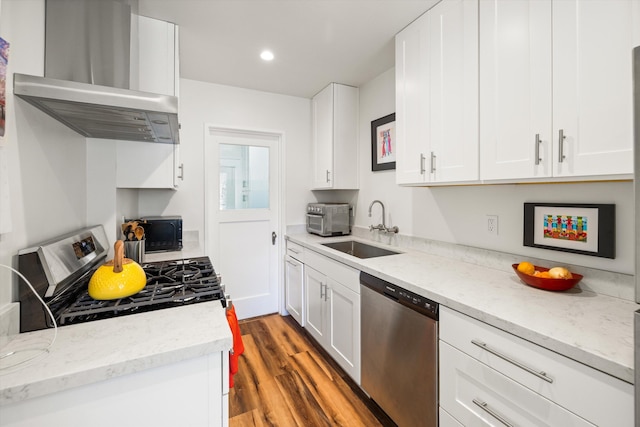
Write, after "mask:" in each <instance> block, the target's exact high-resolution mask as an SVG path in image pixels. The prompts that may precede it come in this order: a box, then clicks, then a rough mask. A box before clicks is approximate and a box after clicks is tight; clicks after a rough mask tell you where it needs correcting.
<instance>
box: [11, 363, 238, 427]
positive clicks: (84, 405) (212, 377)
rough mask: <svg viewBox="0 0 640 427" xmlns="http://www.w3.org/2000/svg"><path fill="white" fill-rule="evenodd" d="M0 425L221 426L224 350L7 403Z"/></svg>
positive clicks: (225, 406) (224, 419)
mask: <svg viewBox="0 0 640 427" xmlns="http://www.w3.org/2000/svg"><path fill="white" fill-rule="evenodd" d="M132 363H135V362H132ZM140 369H142V366H140ZM87 375H91V373H89V372H88V373H87ZM0 425H2V426H3V427H33V426H47V425H50V426H69V427H86V426H88V425H90V426H92V427H111V426H114V425H117V426H154V427H173V426H202V427H227V426H228V425H229V352H228V351H223V352H216V353H210V354H206V355H203V356H199V357H194V358H191V359H187V360H183V361H180V362H176V363H170V364H168V365H163V366H158V367H155V368H151V369H142V370H140V371H138V372H134V373H131V374H128V375H122V376H114V377H112V378H109V379H106V380H103V381H98V382H95V383H92V384H87V385H83V386H79V387H73V388H69V389H67V390H63V391H58V392H55V393H51V394H47V395H44V396H39V397H33V398H29V399H26V400H21V401H19V402H15V403H11V404H7V405H4V406H2V407H0Z"/></svg>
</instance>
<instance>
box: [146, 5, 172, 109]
mask: <svg viewBox="0 0 640 427" xmlns="http://www.w3.org/2000/svg"><path fill="white" fill-rule="evenodd" d="M136 18H137V19H136V22H137V25H138V45H137V49H138V64H137V65H138V90H140V91H143V92H151V93H160V94H163V95H172V96H178V93H179V82H180V73H179V64H180V60H179V49H178V47H179V38H178V26H177V25H175V24H172V23H170V22H166V21H161V20H159V19H153V18H147V17H146V16H136Z"/></svg>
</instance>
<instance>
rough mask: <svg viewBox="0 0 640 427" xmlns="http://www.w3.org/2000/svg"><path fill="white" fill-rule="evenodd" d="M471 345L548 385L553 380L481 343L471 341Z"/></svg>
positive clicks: (543, 373) (545, 374)
mask: <svg viewBox="0 0 640 427" xmlns="http://www.w3.org/2000/svg"><path fill="white" fill-rule="evenodd" d="M471 344H473V345H477V346H478V347H480V348H481V349H483V350H486V351H488V352H489V353H491V354H493V355H495V356H498V357H499V358H501V359H502V360H506V361H507V362H509V363H511V364H513V365H516V366H517V367H518V368H520V369H523V370H525V371H527V372H529V373H530V374H533V375H535V376H536V377H538V378H540V379H542V380H545V381H546V382H548V383H553V379H552V378H549V377H548V376H547V373H546V372H543V371H540V372H538V371H536V370H535V369H533V368H530V367H528V366H526V365H524V364H522V363H520V362H518V361H517V360H514V359H512V358H511V357H509V356H507V355H504V354H502V353H500V352H499V351H498V350H494V349H493V348H491V347H489V346H488V345H487V344H485V343H483V342H482V341H478V340H471Z"/></svg>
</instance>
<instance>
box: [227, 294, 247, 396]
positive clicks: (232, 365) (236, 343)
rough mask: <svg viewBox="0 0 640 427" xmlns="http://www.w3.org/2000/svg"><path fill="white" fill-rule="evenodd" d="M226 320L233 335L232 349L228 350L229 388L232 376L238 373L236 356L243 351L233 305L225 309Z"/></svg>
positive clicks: (231, 384)
mask: <svg viewBox="0 0 640 427" xmlns="http://www.w3.org/2000/svg"><path fill="white" fill-rule="evenodd" d="M227 322H228V323H229V329H231V335H233V349H232V351H231V352H229V388H231V387H233V376H234V375H235V374H237V373H238V358H239V357H240V355H241V354H242V353H244V344H243V342H242V334H241V333H240V325H239V324H238V318H237V316H236V309H235V307H234V306H231V307H229V308H228V309H227Z"/></svg>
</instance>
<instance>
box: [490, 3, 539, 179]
mask: <svg viewBox="0 0 640 427" xmlns="http://www.w3.org/2000/svg"><path fill="white" fill-rule="evenodd" d="M551 76H552V71H551V0H530V1H527V0H524V1H513V0H492V1H481V2H480V177H481V179H483V180H492V179H502V178H509V179H518V178H531V177H548V176H551V162H552V159H551V157H552V149H551V147H552V134H551V133H552V124H551V120H552V117H551V95H552V94H551V90H552V85H551ZM536 135H538V137H537V139H538V140H539V141H540V142H537V139H536Z"/></svg>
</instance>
